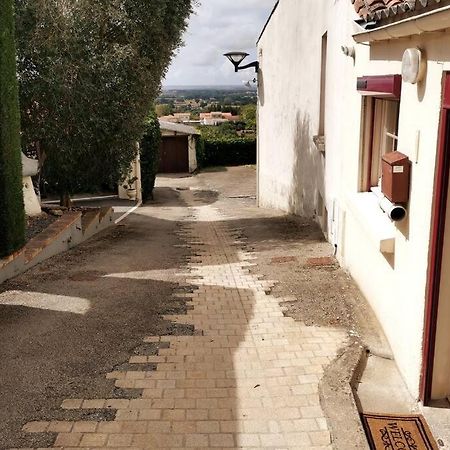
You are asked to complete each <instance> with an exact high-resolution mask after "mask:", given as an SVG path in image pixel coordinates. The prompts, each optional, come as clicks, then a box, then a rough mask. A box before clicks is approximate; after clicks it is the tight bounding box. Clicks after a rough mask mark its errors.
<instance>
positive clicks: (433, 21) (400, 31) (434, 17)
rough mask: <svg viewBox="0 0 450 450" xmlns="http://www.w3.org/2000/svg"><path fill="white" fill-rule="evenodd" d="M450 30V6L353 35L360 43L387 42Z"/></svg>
mask: <svg viewBox="0 0 450 450" xmlns="http://www.w3.org/2000/svg"><path fill="white" fill-rule="evenodd" d="M447 28H450V6H445V7H443V8H440V9H435V10H433V11H429V12H426V13H423V14H421V15H418V16H414V17H409V18H407V19H404V20H400V21H398V22H394V23H391V24H388V25H384V26H382V27H379V28H375V29H373V30H370V31H362V32H359V33H356V34H354V35H353V39H354V40H355V41H356V42H358V43H363V42H375V41H387V40H390V39H399V38H403V37H408V36H414V35H418V34H423V33H432V32H436V31H442V30H445V29H447Z"/></svg>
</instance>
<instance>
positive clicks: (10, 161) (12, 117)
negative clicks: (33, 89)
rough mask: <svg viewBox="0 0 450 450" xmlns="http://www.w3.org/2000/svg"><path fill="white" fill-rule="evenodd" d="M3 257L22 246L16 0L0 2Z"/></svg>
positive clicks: (0, 228) (0, 248) (0, 234)
mask: <svg viewBox="0 0 450 450" xmlns="http://www.w3.org/2000/svg"><path fill="white" fill-rule="evenodd" d="M0 11H1V13H0V257H3V256H7V255H9V254H11V253H13V252H14V251H16V250H18V249H19V248H20V247H21V246H23V244H24V241H25V212H24V206H23V193H22V162H21V149H20V113H19V97H18V84H17V77H16V49H15V41H14V10H13V0H0Z"/></svg>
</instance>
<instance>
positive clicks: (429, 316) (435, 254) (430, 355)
mask: <svg viewBox="0 0 450 450" xmlns="http://www.w3.org/2000/svg"><path fill="white" fill-rule="evenodd" d="M442 92H443V96H442V105H441V117H440V124H439V138H438V149H437V155H436V171H435V181H434V191H433V192H434V195H433V207H432V216H431V235H430V250H429V254H428V273H427V288H426V302H425V327H424V345H423V355H422V374H421V382H420V400H421V401H422V402H423V404H424V405H428V404H429V403H430V401H431V393H432V387H433V386H432V384H433V371H434V358H435V350H436V331H437V319H438V309H439V294H440V283H441V272H442V256H443V250H444V249H443V247H444V238H445V222H446V221H445V216H446V212H447V200H448V189H449V188H450V185H449V179H450V151H449V150H450V148H448V143H449V140H450V129H449V123H448V121H449V120H450V72H444V76H443V80H442Z"/></svg>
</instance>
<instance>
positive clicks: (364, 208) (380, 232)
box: [347, 192, 395, 254]
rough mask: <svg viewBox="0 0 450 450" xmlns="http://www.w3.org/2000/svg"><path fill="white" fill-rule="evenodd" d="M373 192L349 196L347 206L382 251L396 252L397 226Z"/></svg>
mask: <svg viewBox="0 0 450 450" xmlns="http://www.w3.org/2000/svg"><path fill="white" fill-rule="evenodd" d="M378 202H379V199H378V197H377V195H376V194H374V193H373V192H359V193H357V194H349V195H348V196H347V208H348V209H349V210H350V211H351V213H352V214H353V215H354V216H355V218H356V219H357V220H358V221H359V223H360V225H361V226H362V227H363V228H364V230H365V231H366V232H367V236H368V237H369V239H371V240H372V241H373V242H374V243H375V244H376V245H377V247H378V249H379V251H380V252H381V253H390V254H393V253H395V226H394V224H393V223H392V222H391V221H390V219H389V218H388V217H387V216H386V214H385V213H384V212H383V211H382V210H381V208H380V206H379V203H378Z"/></svg>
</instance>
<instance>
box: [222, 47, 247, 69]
mask: <svg viewBox="0 0 450 450" xmlns="http://www.w3.org/2000/svg"><path fill="white" fill-rule="evenodd" d="M223 56H225V57H227V58H228V59H229V60H230V61H231V63H232V64H233V66H234V69H235V71H236V72H237V71H238V67H239V65H240V64H241V62H242V61H244V59H245V58H247V56H248V53H245V52H229V53H225V54H224V55H223Z"/></svg>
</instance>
